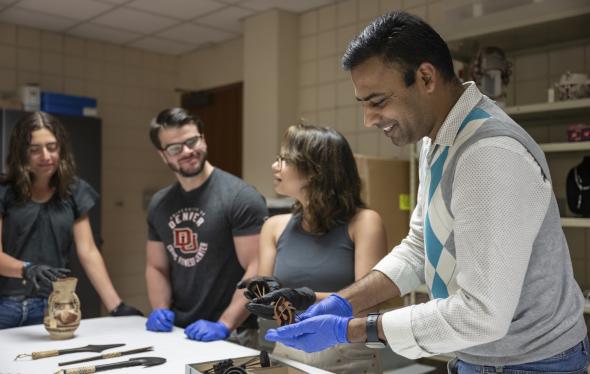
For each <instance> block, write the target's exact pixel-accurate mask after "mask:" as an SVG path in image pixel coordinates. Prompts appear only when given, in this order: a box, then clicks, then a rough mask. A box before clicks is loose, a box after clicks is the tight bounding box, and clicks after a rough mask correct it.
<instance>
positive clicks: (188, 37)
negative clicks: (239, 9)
mask: <svg viewBox="0 0 590 374" xmlns="http://www.w3.org/2000/svg"><path fill="white" fill-rule="evenodd" d="M157 36H162V37H164V38H167V39H172V40H177V41H180V42H185V43H189V44H192V45H194V46H197V45H201V44H203V43H216V42H220V41H223V40H227V39H231V38H234V37H236V36H237V34H234V33H230V32H225V31H220V30H216V29H212V28H210V27H207V26H199V25H194V24H191V23H184V24H182V25H179V26H176V27H173V28H171V29H169V30H166V31H163V32H161V33H159V34H158V35H157Z"/></svg>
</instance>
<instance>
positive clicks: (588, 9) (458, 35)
mask: <svg viewBox="0 0 590 374" xmlns="http://www.w3.org/2000/svg"><path fill="white" fill-rule="evenodd" d="M447 14H459V13H458V12H453V9H447ZM589 22H590V6H589V5H588V2H587V1H585V0H562V1H542V2H532V1H531V2H530V3H528V4H524V5H520V6H515V7H513V8H510V9H506V10H503V11H498V12H494V13H490V14H487V15H486V14H484V15H482V16H480V17H462V18H461V19H458V20H455V22H450V20H447V22H445V24H449V25H452V27H451V26H448V27H447V28H446V29H445V28H442V29H441V30H440V31H441V34H442V35H443V37H444V38H445V40H446V41H447V43H448V45H449V48H450V49H451V52H452V54H453V57H454V58H455V59H458V60H461V61H468V60H470V59H472V58H473V57H474V56H475V54H476V53H477V50H478V49H479V47H482V46H497V47H500V48H502V49H503V50H504V51H505V52H511V51H516V50H522V49H527V48H531V47H536V46H539V45H548V44H557V43H563V42H568V41H571V40H576V39H584V38H588V37H590V28H588V23H589Z"/></svg>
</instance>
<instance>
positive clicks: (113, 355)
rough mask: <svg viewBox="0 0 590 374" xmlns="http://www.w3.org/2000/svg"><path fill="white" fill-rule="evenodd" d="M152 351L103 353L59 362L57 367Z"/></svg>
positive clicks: (145, 348)
mask: <svg viewBox="0 0 590 374" xmlns="http://www.w3.org/2000/svg"><path fill="white" fill-rule="evenodd" d="M153 350H154V347H143V348H137V349H130V350H128V351H120V352H111V353H105V354H102V355H98V356H92V357H88V358H82V359H79V360H74V361H66V362H60V363H59V364H58V365H59V366H64V365H72V364H79V363H81V362H88V361H94V360H102V359H105V358H113V357H121V356H125V355H132V354H135V353H143V352H149V351H153Z"/></svg>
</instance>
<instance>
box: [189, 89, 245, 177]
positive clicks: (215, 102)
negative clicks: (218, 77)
mask: <svg viewBox="0 0 590 374" xmlns="http://www.w3.org/2000/svg"><path fill="white" fill-rule="evenodd" d="M242 89H243V84H242V82H239V83H234V84H230V85H227V86H222V87H216V88H211V89H208V90H203V91H197V92H188V93H184V94H182V97H181V105H182V107H183V108H184V109H186V110H188V111H189V112H191V113H194V114H196V115H198V116H199V117H201V119H202V120H203V122H204V123H205V130H204V132H205V140H206V141H207V148H208V152H209V161H210V162H211V164H212V165H213V166H215V167H218V168H220V169H222V170H224V171H227V172H228V173H231V174H233V175H235V176H237V177H240V178H241V177H242Z"/></svg>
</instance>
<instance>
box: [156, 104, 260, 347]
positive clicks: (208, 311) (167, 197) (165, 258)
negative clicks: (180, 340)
mask: <svg viewBox="0 0 590 374" xmlns="http://www.w3.org/2000/svg"><path fill="white" fill-rule="evenodd" d="M150 137H151V140H152V143H153V144H154V145H155V146H156V148H157V149H158V154H159V155H160V157H161V158H162V160H163V161H164V163H166V164H167V165H168V166H169V167H170V169H172V171H174V174H175V175H176V178H177V180H178V181H177V182H176V183H174V184H172V185H171V186H168V187H166V188H164V189H162V190H160V191H158V192H157V193H156V194H155V195H154V196H153V198H152V200H151V202H150V206H149V209H148V228H149V232H148V242H147V264H146V279H147V288H148V295H149V299H150V303H151V304H152V307H153V308H154V310H153V311H152V313H151V314H150V316H149V318H148V321H147V323H146V327H147V329H148V330H151V331H171V330H172V326H173V325H177V326H180V327H185V330H184V331H185V334H186V335H187V337H189V338H190V339H194V340H200V341H212V340H220V339H226V338H228V337H229V335H230V333H231V332H232V331H234V330H237V331H236V332H237V333H241V332H242V331H243V330H246V331H248V328H252V329H253V328H255V327H256V322H255V319H254V318H253V316H250V317H249V318H248V312H247V311H246V309H245V308H244V305H245V304H246V301H247V300H246V299H245V298H244V297H243V296H242V293H243V290H236V284H237V283H238V282H239V281H240V280H241V279H245V278H249V277H252V276H254V275H256V273H257V265H258V262H257V261H258V260H257V259H258V242H259V232H260V228H261V227H262V223H263V222H264V219H265V218H266V217H267V216H268V211H267V209H266V205H265V201H264V198H263V197H262V196H261V195H260V194H259V193H258V192H257V191H256V190H255V189H254V188H253V187H251V186H250V185H248V184H246V183H245V182H244V181H242V180H241V179H239V178H237V177H235V176H233V175H231V174H228V173H226V172H224V171H222V170H220V169H217V168H214V167H213V166H212V165H211V164H210V163H209V162H208V161H207V144H206V142H205V135H204V134H203V122H202V121H201V119H200V118H198V117H197V116H195V115H193V114H190V113H188V112H187V111H185V110H184V109H180V108H174V109H167V110H164V111H162V112H160V114H158V116H157V117H156V118H154V119H153V120H152V122H151V124H150ZM252 331H254V330H249V332H250V333H251V332H252ZM244 335H245V336H244ZM248 335H249V336H248ZM242 337H245V340H244V339H242V340H241V341H240V342H242V343H244V344H250V345H251V344H252V342H249V340H250V339H253V336H252V334H244V333H242Z"/></svg>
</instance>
